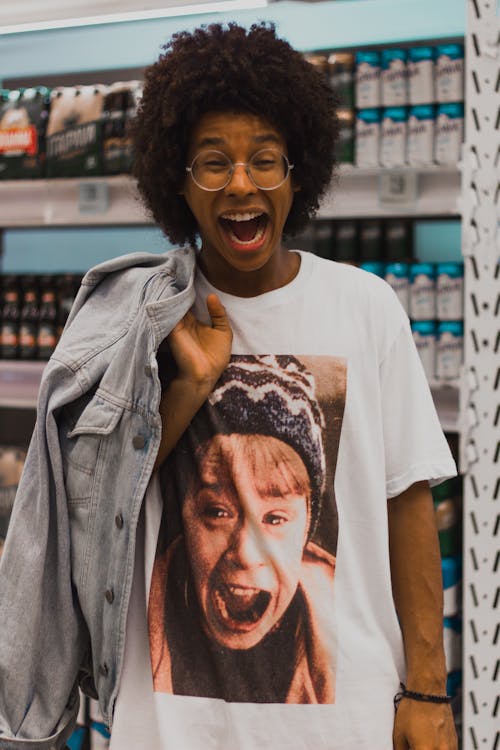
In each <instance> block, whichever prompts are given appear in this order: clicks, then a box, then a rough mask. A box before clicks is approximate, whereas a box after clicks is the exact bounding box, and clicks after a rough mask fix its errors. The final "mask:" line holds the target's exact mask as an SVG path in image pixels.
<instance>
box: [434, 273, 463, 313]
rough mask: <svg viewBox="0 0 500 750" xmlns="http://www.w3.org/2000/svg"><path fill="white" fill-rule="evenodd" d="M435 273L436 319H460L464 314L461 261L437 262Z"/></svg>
mask: <svg viewBox="0 0 500 750" xmlns="http://www.w3.org/2000/svg"><path fill="white" fill-rule="evenodd" d="M436 274H437V281H436V310H437V318H438V320H461V319H462V318H463V316H464V308H463V304H464V265H463V263H438V264H437V267H436Z"/></svg>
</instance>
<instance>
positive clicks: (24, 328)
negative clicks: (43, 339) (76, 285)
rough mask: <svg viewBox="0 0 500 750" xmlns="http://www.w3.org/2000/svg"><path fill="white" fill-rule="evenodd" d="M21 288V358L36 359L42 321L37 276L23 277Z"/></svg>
mask: <svg viewBox="0 0 500 750" xmlns="http://www.w3.org/2000/svg"><path fill="white" fill-rule="evenodd" d="M21 286H22V290H23V303H22V307H21V321H20V325H19V358H20V359H36V356H37V348H38V347H37V337H38V321H39V319H40V308H39V305H38V285H37V279H36V276H32V275H29V276H23V277H22V279H21Z"/></svg>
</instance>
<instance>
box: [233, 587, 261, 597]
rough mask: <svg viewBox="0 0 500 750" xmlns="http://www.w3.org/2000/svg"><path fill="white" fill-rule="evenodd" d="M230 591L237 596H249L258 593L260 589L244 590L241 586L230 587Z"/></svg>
mask: <svg viewBox="0 0 500 750" xmlns="http://www.w3.org/2000/svg"><path fill="white" fill-rule="evenodd" d="M228 589H229V591H230V592H231V594H234V595H235V596H248V595H249V594H254V593H258V591H259V589H248V588H242V587H241V586H232V585H229V586H228Z"/></svg>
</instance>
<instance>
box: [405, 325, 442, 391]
mask: <svg viewBox="0 0 500 750" xmlns="http://www.w3.org/2000/svg"><path fill="white" fill-rule="evenodd" d="M411 330H412V334H413V340H414V342H415V346H416V347H417V352H418V354H419V357H420V359H421V361H422V365H423V368H424V372H425V374H426V376H427V379H428V380H434V378H435V377H436V331H437V326H436V323H435V321H434V320H413V321H412V323H411Z"/></svg>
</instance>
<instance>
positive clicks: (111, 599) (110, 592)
mask: <svg viewBox="0 0 500 750" xmlns="http://www.w3.org/2000/svg"><path fill="white" fill-rule="evenodd" d="M105 596H106V601H107V602H108V604H113V602H114V600H115V593H114V591H113V589H108V590H107V591H106V594H105Z"/></svg>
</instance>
